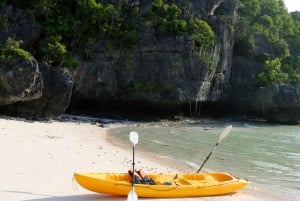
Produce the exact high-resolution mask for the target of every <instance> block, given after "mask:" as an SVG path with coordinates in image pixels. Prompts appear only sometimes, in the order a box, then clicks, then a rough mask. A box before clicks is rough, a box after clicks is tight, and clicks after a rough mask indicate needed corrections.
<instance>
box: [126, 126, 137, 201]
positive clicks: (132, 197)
mask: <svg viewBox="0 0 300 201" xmlns="http://www.w3.org/2000/svg"><path fill="white" fill-rule="evenodd" d="M129 139H130V141H131V143H132V144H133V146H132V151H133V157H132V158H133V159H132V169H133V175H132V190H131V191H130V192H129V194H128V196H127V201H137V200H138V197H137V194H136V193H135V191H134V182H135V181H134V171H135V170H134V165H135V163H134V147H135V145H136V144H137V143H138V141H139V136H138V134H137V132H135V131H131V132H130V133H129Z"/></svg>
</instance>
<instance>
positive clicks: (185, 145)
mask: <svg viewBox="0 0 300 201" xmlns="http://www.w3.org/2000/svg"><path fill="white" fill-rule="evenodd" d="M228 125H232V126H233V128H232V130H231V132H230V133H229V135H228V136H227V137H226V138H224V139H223V140H222V141H221V143H220V144H219V145H218V146H217V149H216V150H215V151H214V153H213V154H212V155H211V157H210V159H209V160H208V161H207V163H206V164H205V166H204V169H203V170H214V171H225V172H230V173H232V174H233V175H236V176H238V177H242V178H245V179H248V180H249V181H250V182H254V183H256V184H258V185H260V184H261V185H263V186H267V187H269V188H271V189H274V190H278V191H282V192H284V193H288V194H293V195H297V196H298V195H299V196H300V126H284V125H273V124H265V123H258V122H229V121H227V122H224V121H213V120H205V121H201V122H193V123H182V122H177V123H174V122H159V123H148V124H146V125H144V124H143V126H137V127H136V126H128V127H126V128H118V129H113V130H112V135H114V136H115V137H118V138H120V139H121V140H122V141H124V142H125V143H127V142H128V143H129V140H128V134H129V132H130V131H132V130H135V131H137V132H138V133H139V144H138V146H139V147H142V148H143V149H144V150H147V151H150V152H153V153H158V154H159V155H162V156H166V157H169V158H173V159H176V160H177V161H179V162H182V163H186V164H188V165H190V166H192V167H194V168H195V172H196V171H197V169H198V168H199V167H200V165H201V164H202V162H203V161H204V159H205V158H206V157H207V155H208V154H209V152H210V151H211V150H212V148H213V147H214V145H215V144H216V142H217V141H218V139H219V136H220V133H221V132H222V131H223V129H224V128H225V127H226V126H228Z"/></svg>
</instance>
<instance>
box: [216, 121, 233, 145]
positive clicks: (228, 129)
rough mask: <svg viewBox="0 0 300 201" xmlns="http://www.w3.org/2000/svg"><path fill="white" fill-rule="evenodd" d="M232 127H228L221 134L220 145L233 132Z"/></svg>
mask: <svg viewBox="0 0 300 201" xmlns="http://www.w3.org/2000/svg"><path fill="white" fill-rule="evenodd" d="M231 128H232V125H230V126H227V127H226V128H225V129H224V130H223V131H222V133H221V135H220V137H219V141H218V143H220V142H221V141H222V140H223V139H224V138H225V137H226V136H227V135H228V134H229V132H230V131H231Z"/></svg>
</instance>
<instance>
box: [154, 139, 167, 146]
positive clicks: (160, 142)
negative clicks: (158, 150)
mask: <svg viewBox="0 0 300 201" xmlns="http://www.w3.org/2000/svg"><path fill="white" fill-rule="evenodd" d="M151 142H154V143H156V144H159V145H163V146H171V144H168V143H165V142H162V141H159V140H151Z"/></svg>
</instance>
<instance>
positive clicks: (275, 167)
mask: <svg viewBox="0 0 300 201" xmlns="http://www.w3.org/2000/svg"><path fill="white" fill-rule="evenodd" d="M254 163H255V164H256V165H258V166H261V167H264V168H265V170H266V171H268V172H272V173H282V172H283V171H287V172H288V171H291V168H289V167H286V166H283V165H279V164H276V163H269V162H264V161H255V162H254Z"/></svg>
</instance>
